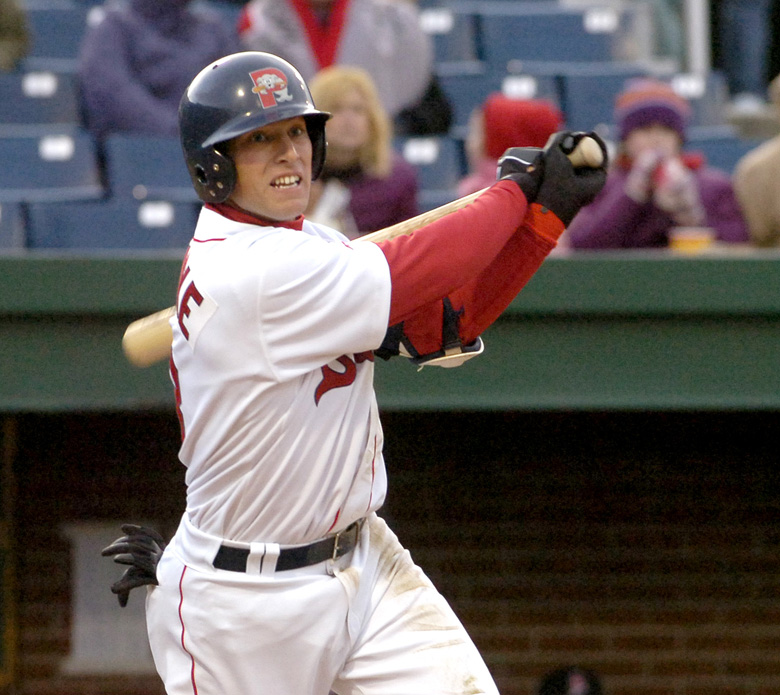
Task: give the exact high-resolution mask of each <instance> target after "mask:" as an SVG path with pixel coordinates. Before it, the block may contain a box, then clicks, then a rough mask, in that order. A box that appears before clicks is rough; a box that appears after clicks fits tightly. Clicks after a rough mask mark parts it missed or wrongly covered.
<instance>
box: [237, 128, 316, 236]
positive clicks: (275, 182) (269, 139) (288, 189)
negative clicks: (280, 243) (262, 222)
mask: <svg viewBox="0 0 780 695" xmlns="http://www.w3.org/2000/svg"><path fill="white" fill-rule="evenodd" d="M229 152H230V155H231V157H232V159H233V162H234V163H235V165H236V173H237V178H236V185H235V187H234V189H233V193H232V195H231V196H230V200H231V201H232V202H234V203H235V204H236V205H238V206H239V207H241V208H243V209H244V210H247V211H248V212H251V213H254V214H255V215H258V216H260V217H264V218H266V219H269V220H277V221H280V222H281V221H287V220H293V219H295V218H296V217H298V215H301V214H303V211H304V210H305V209H306V206H307V204H308V202H309V191H310V189H311V158H312V147H311V140H310V139H309V135H308V133H307V131H306V119H304V118H303V116H296V117H295V118H288V119H286V120H284V121H277V122H276V123H270V124H268V125H266V126H263V127H262V128H258V129H257V130H253V131H252V132H250V133H245V134H244V135H240V136H239V137H237V138H236V139H235V140H233V141H232V142H231V144H230V147H229Z"/></svg>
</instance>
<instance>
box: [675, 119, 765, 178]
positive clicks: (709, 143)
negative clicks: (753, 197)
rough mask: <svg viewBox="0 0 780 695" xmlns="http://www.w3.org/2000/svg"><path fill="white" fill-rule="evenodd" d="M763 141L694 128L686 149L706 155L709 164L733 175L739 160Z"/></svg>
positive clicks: (690, 133)
mask: <svg viewBox="0 0 780 695" xmlns="http://www.w3.org/2000/svg"><path fill="white" fill-rule="evenodd" d="M763 142H766V140H764V139H761V138H743V137H740V136H739V135H737V134H734V135H729V134H728V133H724V134H719V133H713V134H712V135H707V134H706V132H705V131H704V129H703V130H702V132H701V133H698V132H697V130H696V129H692V130H691V131H690V132H689V135H688V140H687V142H686V144H685V151H686V152H700V153H701V154H703V155H704V157H705V159H706V163H707V164H708V165H709V166H711V167H715V168H716V169H721V170H723V171H725V172H726V173H727V174H729V175H731V174H733V173H734V168H735V167H736V166H737V162H739V160H740V159H741V158H742V157H743V156H744V155H746V154H747V153H748V152H750V151H751V150H752V149H754V148H756V147H758V146H759V145H760V144H761V143H763Z"/></svg>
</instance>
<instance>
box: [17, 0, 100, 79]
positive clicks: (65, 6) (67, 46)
mask: <svg viewBox="0 0 780 695" xmlns="http://www.w3.org/2000/svg"><path fill="white" fill-rule="evenodd" d="M25 9H26V12H27V21H28V25H29V27H30V35H31V38H32V41H31V46H30V51H29V53H28V55H27V57H26V58H25V59H24V66H25V69H26V70H55V71H58V72H75V70H76V68H77V63H78V55H79V50H80V48H81V40H82V37H83V36H84V33H85V32H86V29H87V14H88V12H89V9H88V8H87V7H86V6H84V5H79V4H76V3H71V2H57V1H56V0H53V1H52V2H49V3H30V4H28V5H27V6H26V8H25Z"/></svg>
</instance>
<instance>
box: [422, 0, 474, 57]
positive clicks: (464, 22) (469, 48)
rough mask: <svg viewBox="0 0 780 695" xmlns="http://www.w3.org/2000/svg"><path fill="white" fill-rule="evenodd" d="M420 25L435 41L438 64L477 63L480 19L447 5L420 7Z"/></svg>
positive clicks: (434, 48)
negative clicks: (465, 61)
mask: <svg viewBox="0 0 780 695" xmlns="http://www.w3.org/2000/svg"><path fill="white" fill-rule="evenodd" d="M420 26H421V27H422V29H423V31H424V32H425V33H426V34H428V35H429V36H430V37H431V41H432V42H433V52H434V62H435V63H446V62H450V61H464V60H477V58H478V53H477V18H476V16H475V15H474V14H472V13H464V12H454V11H453V10H452V9H451V8H449V7H445V6H443V5H441V6H438V7H428V8H420Z"/></svg>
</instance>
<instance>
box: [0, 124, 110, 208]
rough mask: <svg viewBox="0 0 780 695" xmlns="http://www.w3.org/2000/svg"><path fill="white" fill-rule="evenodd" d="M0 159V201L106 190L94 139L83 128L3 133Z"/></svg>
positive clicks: (85, 195) (80, 196)
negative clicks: (33, 132) (1, 163)
mask: <svg viewBox="0 0 780 695" xmlns="http://www.w3.org/2000/svg"><path fill="white" fill-rule="evenodd" d="M0 162H3V166H2V167H0V202H52V201H62V200H84V199H94V198H99V197H101V196H102V195H103V193H104V189H103V184H102V180H101V177H100V169H99V166H98V160H97V148H96V146H95V141H94V139H93V138H92V136H91V135H89V134H88V133H86V132H84V131H83V130H81V129H67V128H63V129H61V130H57V131H53V132H50V133H47V134H45V135H8V136H4V135H2V133H0Z"/></svg>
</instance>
